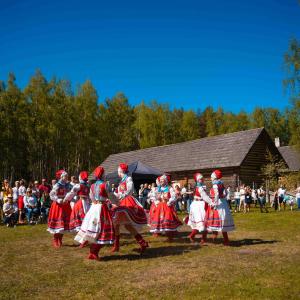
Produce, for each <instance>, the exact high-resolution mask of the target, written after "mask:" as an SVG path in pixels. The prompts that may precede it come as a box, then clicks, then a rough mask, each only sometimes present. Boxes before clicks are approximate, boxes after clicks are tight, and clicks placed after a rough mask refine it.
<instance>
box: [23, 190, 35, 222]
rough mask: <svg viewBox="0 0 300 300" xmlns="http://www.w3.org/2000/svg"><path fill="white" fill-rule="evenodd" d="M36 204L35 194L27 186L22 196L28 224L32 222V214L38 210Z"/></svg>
mask: <svg viewBox="0 0 300 300" xmlns="http://www.w3.org/2000/svg"><path fill="white" fill-rule="evenodd" d="M37 205H38V203H37V199H36V196H35V195H33V194H32V190H31V189H30V188H27V190H26V196H25V197H24V207H25V209H26V217H27V222H28V224H34V222H33V220H32V216H33V215H37V214H38V212H39V211H38V208H37Z"/></svg>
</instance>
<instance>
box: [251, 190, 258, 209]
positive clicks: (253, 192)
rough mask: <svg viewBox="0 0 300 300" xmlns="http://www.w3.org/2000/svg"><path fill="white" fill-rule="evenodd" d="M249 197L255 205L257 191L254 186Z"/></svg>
mask: <svg viewBox="0 0 300 300" xmlns="http://www.w3.org/2000/svg"><path fill="white" fill-rule="evenodd" d="M251 197H252V200H253V202H254V206H255V207H256V206H257V191H256V189H254V188H253V189H252V192H251Z"/></svg>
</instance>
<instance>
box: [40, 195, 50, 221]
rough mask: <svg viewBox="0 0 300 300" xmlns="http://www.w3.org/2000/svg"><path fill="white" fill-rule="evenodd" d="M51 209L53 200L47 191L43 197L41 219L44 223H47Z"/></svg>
mask: <svg viewBox="0 0 300 300" xmlns="http://www.w3.org/2000/svg"><path fill="white" fill-rule="evenodd" d="M50 207H51V199H50V196H49V193H48V192H47V191H46V192H44V193H43V195H42V197H41V217H42V220H43V221H47V218H48V214H49V210H50Z"/></svg>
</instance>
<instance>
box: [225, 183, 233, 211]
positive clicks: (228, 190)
mask: <svg viewBox="0 0 300 300" xmlns="http://www.w3.org/2000/svg"><path fill="white" fill-rule="evenodd" d="M231 198H232V192H231V187H230V185H229V186H228V187H227V189H226V200H227V204H228V207H229V209H230V210H232V207H231Z"/></svg>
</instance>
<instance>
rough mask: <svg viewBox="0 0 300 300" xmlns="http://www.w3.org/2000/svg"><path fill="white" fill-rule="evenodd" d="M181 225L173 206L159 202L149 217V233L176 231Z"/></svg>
mask: <svg viewBox="0 0 300 300" xmlns="http://www.w3.org/2000/svg"><path fill="white" fill-rule="evenodd" d="M181 225H182V222H181V221H180V220H179V218H178V216H177V214H176V211H175V209H174V206H168V205H167V203H166V202H160V203H159V204H158V205H157V207H156V208H155V211H154V213H153V215H152V217H151V223H150V232H164V231H176V230H177V229H178V227H179V226H181Z"/></svg>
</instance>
